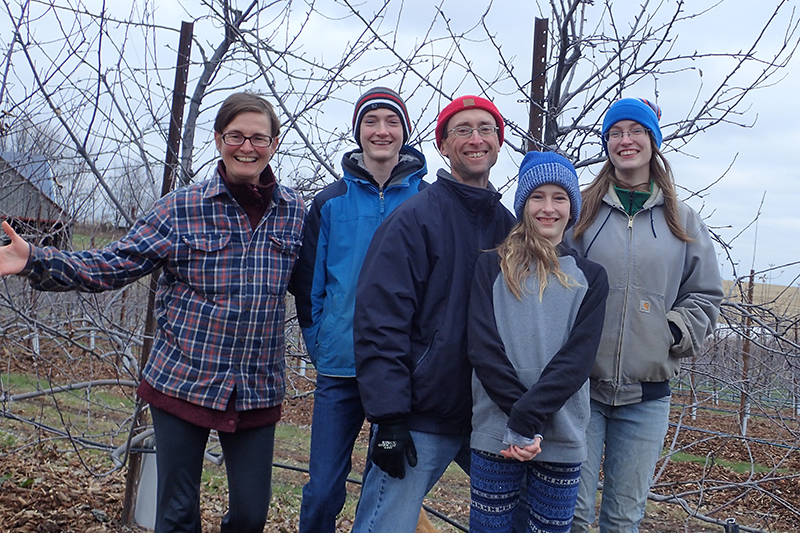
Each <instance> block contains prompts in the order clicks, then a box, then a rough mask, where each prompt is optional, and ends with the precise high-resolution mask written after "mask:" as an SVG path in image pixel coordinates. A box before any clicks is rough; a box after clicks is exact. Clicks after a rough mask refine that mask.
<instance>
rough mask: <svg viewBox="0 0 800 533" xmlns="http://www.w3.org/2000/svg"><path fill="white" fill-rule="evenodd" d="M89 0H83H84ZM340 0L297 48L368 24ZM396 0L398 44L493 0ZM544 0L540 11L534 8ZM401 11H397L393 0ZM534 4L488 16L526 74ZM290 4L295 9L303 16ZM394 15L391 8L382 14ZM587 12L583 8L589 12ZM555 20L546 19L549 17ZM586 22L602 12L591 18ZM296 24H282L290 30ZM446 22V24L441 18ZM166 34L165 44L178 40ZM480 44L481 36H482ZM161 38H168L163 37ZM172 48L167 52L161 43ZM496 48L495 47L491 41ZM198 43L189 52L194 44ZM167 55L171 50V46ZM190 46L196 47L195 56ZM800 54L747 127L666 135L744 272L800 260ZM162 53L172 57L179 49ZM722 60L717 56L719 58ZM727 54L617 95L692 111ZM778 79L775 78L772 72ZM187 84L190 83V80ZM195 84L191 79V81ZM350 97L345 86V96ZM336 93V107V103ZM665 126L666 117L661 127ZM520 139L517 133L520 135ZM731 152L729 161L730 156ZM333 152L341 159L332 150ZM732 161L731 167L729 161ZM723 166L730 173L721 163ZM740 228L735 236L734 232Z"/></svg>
mask: <svg viewBox="0 0 800 533" xmlns="http://www.w3.org/2000/svg"><path fill="white" fill-rule="evenodd" d="M130 1H131V0H119V1H118V2H115V3H114V4H113V5H111V4H109V5H108V6H107V9H108V10H109V11H110V12H111V14H112V16H116V17H120V18H124V17H125V16H126V14H127V13H130ZM350 1H351V3H353V4H357V5H358V6H360V7H359V9H360V10H361V12H362V13H364V14H365V15H369V14H370V13H372V12H374V11H375V10H376V9H378V8H379V7H380V6H381V5H382V4H383V1H382V0H361V1H360V2H356V1H355V0H350ZM643 1H644V0H617V1H614V2H613V3H612V5H613V7H612V11H613V13H614V17H615V19H616V20H617V21H618V23H620V24H622V25H624V24H626V20H629V19H631V17H632V16H633V14H634V13H636V12H638V10H639V6H640V5H641V4H642V3H643ZM779 1H780V0H770V1H765V2H752V1H750V0H723V1H722V2H721V4H720V5H719V6H718V7H716V8H715V9H714V11H713V12H712V13H711V14H709V15H707V16H704V17H701V18H700V19H698V20H696V21H687V22H684V23H682V25H681V26H680V30H679V31H678V33H677V34H676V37H677V40H676V42H675V43H673V45H674V46H676V47H678V48H679V49H681V50H683V51H686V52H689V53H690V52H691V51H693V50H695V49H696V50H701V51H728V52H735V51H739V50H741V49H743V48H746V47H748V46H749V45H750V43H751V42H752V40H753V38H754V37H755V35H756V33H757V32H758V31H759V30H760V28H761V26H762V25H763V23H764V22H765V21H766V19H767V18H768V16H769V15H770V14H771V13H772V11H773V7H774V4H776V3H777V2H779ZM93 2H95V3H96V0H87V4H88V5H91V4H92V3H93ZM341 2H342V0H339V1H336V0H317V2H316V3H315V5H316V7H317V9H318V10H320V11H322V12H324V13H325V14H326V15H327V16H326V17H316V18H315V19H314V20H313V22H312V24H310V25H309V26H308V27H306V28H305V30H304V31H303V33H302V35H301V37H302V39H303V41H302V42H301V43H300V44H301V46H302V51H303V52H304V53H307V54H311V55H315V56H317V55H319V54H324V53H327V54H329V55H331V56H332V57H333V59H334V60H335V59H338V55H337V54H338V53H340V51H341V49H342V47H343V46H344V43H346V42H348V41H352V40H353V39H354V38H355V36H356V35H357V33H356V32H358V33H360V32H361V31H362V30H363V26H359V24H358V22H357V21H355V20H354V19H352V18H350V19H346V20H342V19H339V18H337V16H336V15H337V14H338V13H344V12H345V11H346V9H344V8H343V7H342V3H341ZM434 2H435V4H434V3H431V1H430V0H405V1H404V2H400V1H399V0H392V4H391V6H392V7H391V8H390V12H391V10H392V9H394V10H397V9H399V7H400V6H401V5H402V6H403V8H402V12H403V14H402V16H401V17H400V22H399V23H397V24H396V25H393V26H390V25H384V26H383V27H382V28H381V32H382V33H384V34H386V33H392V36H393V37H395V38H396V39H397V42H398V45H399V46H400V47H403V46H408V47H410V46H413V43H414V42H415V41H419V40H421V39H422V38H423V36H424V34H425V32H427V31H428V30H429V24H430V23H429V21H430V20H432V19H433V18H434V16H435V13H436V11H435V9H436V6H437V5H440V3H441V5H442V9H443V10H444V12H445V13H446V14H447V16H448V20H449V24H450V26H451V27H452V29H453V30H454V31H455V32H459V31H466V30H468V29H469V28H470V27H472V26H473V25H474V24H475V23H476V22H478V21H479V20H480V15H481V14H482V13H483V12H484V11H485V10H486V6H487V5H488V0H443V1H442V0H434ZM798 2H800V0H789V1H786V2H785V4H786V5H785V6H784V8H783V9H782V13H783V16H782V18H783V20H784V21H783V22H781V23H780V24H778V25H776V27H775V28H774V29H773V35H772V36H771V37H770V38H769V39H767V40H765V41H764V43H763V44H762V45H761V46H760V47H759V48H758V50H757V52H759V53H762V54H765V55H767V56H769V55H770V54H771V53H772V52H773V50H774V48H775V46H776V43H777V42H778V41H779V40H780V37H781V36H782V35H781V34H780V29H781V28H785V26H786V21H787V20H788V18H789V17H790V16H792V9H795V8H796V7H798ZM662 3H664V4H665V5H666V6H667V9H666V11H671V10H672V9H673V8H672V6H674V5H675V4H676V2H675V0H663V2H662ZM715 3H716V0H692V1H691V2H687V5H688V6H687V9H690V10H700V9H704V8H707V7H710V6H712V5H713V4H715ZM232 4H233V5H238V7H239V8H243V7H245V6H246V5H249V4H250V0H232ZM539 5H541V8H542V9H544V10H545V11H540V8H539ZM594 5H595V7H594V8H593V9H596V10H599V9H601V7H602V5H603V2H602V0H595V2H594ZM155 6H156V12H157V21H158V23H159V24H163V25H166V26H171V27H175V28H179V27H180V21H181V20H191V19H192V18H193V17H196V16H199V15H200V14H202V13H205V12H207V11H208V8H207V7H205V6H202V5H201V4H200V2H199V0H161V1H160V2H158V3H156V4H155ZM306 6H307V3H306V2H295V3H294V4H293V12H296V13H298V14H299V13H302V12H303V11H304V10H306V9H307V8H306ZM394 12H396V11H394ZM537 16H545V17H549V16H550V13H549V2H547V1H541V0H540V1H539V2H538V3H537V2H536V1H525V2H510V1H501V0H496V1H495V2H494V5H493V6H492V9H491V16H490V17H489V18H488V20H487V25H488V27H489V28H490V29H491V30H492V31H493V32H495V34H496V35H497V40H498V42H499V43H500V44H501V45H502V46H503V51H504V53H505V54H506V55H507V56H508V57H510V58H512V60H513V65H514V67H515V73H516V74H517V75H518V76H519V77H520V78H524V77H525V76H526V75H527V76H528V77H529V73H530V68H531V67H530V65H531V48H532V27H533V20H534V18H535V17H537ZM301 18H302V17H301V16H297V17H296V19H295V20H299V19H301ZM389 18H390V17H387V20H388V19H389ZM588 18H589V17H588V16H587V20H588ZM551 23H552V21H551ZM588 24H590V25H595V24H597V22H596V21H594V20H588ZM291 31H292V30H291V29H290V30H289V31H287V34H289V35H291ZM439 31H441V30H439ZM217 34H218V29H215V31H214V32H213V34H212V33H208V34H206V35H204V34H203V31H202V26H201V24H196V26H195V35H196V38H197V39H198V40H201V41H202V42H204V43H205V42H206V40H207V41H208V42H211V43H213V42H215V38H216V37H215V35H217ZM173 39H174V40H175V41H177V34H175V33H172V34H168V35H164V36H163V37H162V38H161V39H160V43H161V44H162V45H163V44H164V42H165V41H168V40H173ZM174 47H175V45H174V44H171V45H170V47H169V48H170V49H171V50H174ZM481 47H484V48H481ZM486 47H491V44H488V43H480V44H476V45H474V47H473V48H470V49H469V50H471V51H470V54H471V55H470V57H468V58H467V59H469V60H470V61H473V62H475V63H476V65H477V66H480V67H483V68H484V69H485V70H486V71H487V72H489V73H490V74H489V77H491V73H492V72H494V71H495V70H496V59H494V58H495V56H494V54H492V55H491V57H492V64H488V65H484V64H482V63H481V59H482V57H481V56H482V53H481V50H485V49H486ZM164 49H165V50H167V49H168V47H164ZM168 51H169V53H173V52H171V51H170V50H168ZM490 52H491V50H490ZM193 54H194V52H193ZM173 57H174V56H173ZM193 57H194V56H193ZM797 61H798V60H797V59H795V60H793V61H792V62H791V63H790V65H789V67H788V68H787V69H786V70H785V73H784V75H785V78H784V79H783V80H781V81H780V82H779V83H777V84H776V85H774V86H772V87H767V88H764V89H761V90H759V91H757V92H754V93H753V94H751V95H750V96H749V98H748V99H747V100H746V102H745V106H744V107H742V109H741V110H742V111H745V112H746V113H745V115H744V116H743V117H742V121H743V122H746V123H748V124H753V126H752V127H751V128H747V129H745V128H741V127H738V126H734V125H724V124H723V125H720V126H716V127H714V128H712V129H711V130H709V131H708V132H706V133H703V134H701V135H698V136H697V137H696V138H694V139H693V140H692V142H691V143H690V144H689V145H688V146H687V147H685V149H684V151H685V152H686V155H682V154H678V153H676V152H674V151H670V150H669V146H667V147H665V148H666V151H667V157H668V159H669V160H670V162H671V163H672V165H673V167H674V171H675V176H676V181H677V182H678V184H679V185H683V186H685V187H686V188H687V189H690V190H699V189H703V188H705V187H707V186H709V185H710V184H712V183H713V182H715V181H717V180H718V179H719V178H720V177H721V176H722V175H723V174H725V176H724V178H723V179H722V180H721V181H719V183H717V184H715V185H714V186H713V187H711V189H710V190H708V191H707V193H706V195H705V196H704V197H703V198H702V199H698V198H694V199H692V200H691V201H690V202H689V203H690V205H692V207H694V208H695V209H697V210H698V211H700V212H701V214H702V215H703V216H704V217H706V220H707V223H708V224H709V226H710V227H712V228H713V230H714V231H716V232H718V233H719V234H720V235H722V237H723V239H724V240H726V241H728V242H731V243H732V245H733V248H732V249H731V250H730V251H729V253H730V256H731V257H732V258H733V260H734V261H735V262H736V263H737V265H738V266H737V267H736V268H737V274H739V275H746V274H747V273H748V272H749V270H750V268H751V266H754V267H755V269H756V271H762V270H765V269H768V268H770V267H771V266H778V265H784V264H789V263H792V262H795V261H800V244H798V242H799V241H800V239H798V235H800V187H798V181H800V180H798V178H800V170H798V166H797V164H796V161H795V160H796V159H797V155H796V154H797V153H798V152H800V150H798V148H797V147H798V146H800V126H798V123H799V122H800V98H798V97H797V88H798V84H800V72H798V69H800V65H799V64H798V63H797ZM167 63H168V64H171V65H174V59H170V60H169V61H168V62H167ZM717 67H718V68H717ZM727 68H728V64H727V63H726V62H725V60H724V59H720V61H719V63H718V65H715V64H713V63H704V65H703V69H704V70H703V75H702V77H701V76H700V72H699V70H697V71H689V72H684V73H682V74H680V75H675V76H673V77H664V78H662V79H661V80H660V81H659V85H658V96H657V97H656V95H655V94H654V93H655V89H654V87H653V86H652V83H651V84H650V85H642V86H641V87H637V88H636V89H635V90H630V91H628V92H627V93H626V94H624V95H623V96H640V97H645V98H649V99H656V100H657V101H658V103H659V104H660V105H661V107H662V110H663V116H662V124H669V123H671V122H674V121H676V120H680V119H681V118H684V117H686V116H687V113H688V110H689V109H691V108H692V106H693V105H695V104H696V102H695V101H694V100H693V99H694V92H695V89H696V87H697V85H698V84H699V83H701V82H702V83H703V84H704V86H708V87H712V86H714V85H715V83H716V79H715V76H716V77H718V76H719V75H720V74H721V73H722V72H725V71H726V69H727ZM196 76H197V73H194V76H192V73H191V72H190V78H193V79H195V80H196ZM776 79H777V78H776ZM460 83H462V85H461V86H459V87H457V88H453V89H452V90H451V91H453V92H456V91H457V92H458V94H466V93H471V92H476V91H478V87H476V86H474V85H470V82H469V81H467V82H463V81H460ZM385 84H386V85H389V86H392V77H391V74H389V75H387V78H386V82H385ZM192 88H193V87H192ZM190 89H191V88H190ZM348 91H349V93H351V94H352V100H353V101H354V100H355V99H356V98H357V97H358V94H359V93H360V92H361V88H358V87H354V88H352V90H350V89H345V90H344V91H343V94H349V93H348ZM344 99H345V100H346V99H347V98H346V97H345V98H344ZM495 101H496V103H497V105H498V107H499V108H500V111H501V113H503V115H504V116H506V117H507V118H508V119H510V120H513V121H515V122H517V123H520V124H526V123H527V118H526V114H527V105H526V104H525V103H524V102H521V101H519V97H518V95H516V94H514V95H510V96H509V97H508V98H506V99H504V98H503V97H501V96H499V97H496V98H495ZM426 103H427V102H418V101H417V100H416V99H415V98H411V99H409V108H410V111H411V114H412V119H419V122H418V124H420V123H424V125H422V126H418V127H422V128H426V127H429V126H430V124H431V123H432V121H433V120H435V110H431V111H430V112H429V113H427V114H426V115H424V116H420V115H419V114H418V113H415V110H416V109H420V108H421V106H423V105H425V104H426ZM324 105H326V106H329V107H327V108H326V110H325V114H326V115H327V116H328V117H329V118H330V119H331V120H332V121H334V122H335V123H337V124H341V127H342V129H346V128H347V127H348V126H349V121H350V116H351V114H352V105H351V104H350V105H344V104H343V103H341V102H340V103H339V104H336V103H332V104H330V105H329V104H328V103H326V104H324ZM337 105H338V107H337ZM669 133H670V130H669V129H668V128H665V129H664V134H665V136H667V135H669ZM516 143H517V144H519V139H516ZM421 148H422V150H423V152H424V153H425V155H426V157H427V159H428V168H429V180H433V179H435V178H434V175H435V171H436V169H437V168H438V167H440V166H445V163H444V162H443V161H442V159H441V158H440V157H439V156H438V154H437V152H436V149H435V147H434V145H433V143H432V142H427V143H424V144H423V146H422V147H421ZM520 160H521V156H520V155H519V154H515V153H511V152H510V151H507V150H506V151H504V152H503V153H502V154H501V158H500V161H499V163H498V165H497V166H496V168H495V169H494V171H493V176H496V178H495V179H493V180H492V181H493V182H495V183H498V182H499V183H504V182H505V178H506V177H507V176H514V175H515V173H516V165H517V164H518V163H519V161H520ZM734 160H735V162H734ZM336 162H337V163H338V159H337V161H336ZM731 164H732V165H733V166H732V167H731V168H730V170H728V167H730V166H731ZM598 168H599V167H597V166H595V167H588V168H585V169H582V171H581V172H580V177H581V183H582V184H586V183H588V182H589V181H590V180H591V179H592V177H593V173H594V172H596V171H597V170H598ZM726 171H727V174H726ZM279 174H281V175H286V174H288V172H286V171H285V169H279ZM513 192H514V189H513V188H512V189H511V190H510V191H508V192H506V193H505V195H504V203H506V205H511V203H512V199H513ZM762 197H763V206H762V208H761V209H762V214H761V217H760V219H759V221H758V224H757V225H752V226H750V227H749V228H747V229H745V228H746V227H747V226H748V224H750V223H751V222H752V221H753V219H754V218H755V216H756V214H757V213H758V209H759V205H760V203H761V200H762ZM739 233H741V235H740V236H738V237H736V238H735V239H734V237H735V236H737V235H738V234H739ZM718 251H719V252H720V266H721V269H722V273H723V276H724V277H725V278H728V279H729V278H731V276H732V269H731V267H730V265H729V262H728V261H727V260H726V259H725V256H724V254H723V253H722V250H718ZM798 274H800V267H798V265H794V266H791V267H787V268H785V269H780V270H778V271H775V272H772V273H771V274H769V275H768V276H767V278H766V279H767V280H769V281H771V282H773V283H777V284H782V285H786V284H790V283H791V284H795V285H797V281H796V280H795V279H794V278H795V277H796V276H797V275H798Z"/></svg>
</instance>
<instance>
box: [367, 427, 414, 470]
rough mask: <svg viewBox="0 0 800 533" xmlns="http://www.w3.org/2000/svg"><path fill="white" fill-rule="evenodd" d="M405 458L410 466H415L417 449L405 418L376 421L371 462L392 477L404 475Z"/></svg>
mask: <svg viewBox="0 0 800 533" xmlns="http://www.w3.org/2000/svg"><path fill="white" fill-rule="evenodd" d="M406 459H408V464H409V466H411V467H415V466H417V449H416V448H415V447H414V439H412V438H411V433H410V432H409V431H408V424H407V423H406V421H405V420H390V421H387V422H380V423H378V431H376V432H375V448H374V449H373V450H372V462H373V463H375V465H376V466H377V467H378V468H380V469H381V470H383V471H384V472H386V473H387V474H389V475H390V476H392V477H396V478H398V479H403V478H404V477H406Z"/></svg>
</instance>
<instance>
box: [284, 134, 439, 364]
mask: <svg viewBox="0 0 800 533" xmlns="http://www.w3.org/2000/svg"><path fill="white" fill-rule="evenodd" d="M361 158H363V152H362V151H361V150H360V149H359V150H354V151H352V152H349V153H347V154H345V155H344V156H343V157H342V170H343V171H344V177H343V178H342V179H339V180H336V181H335V182H333V183H331V184H330V185H328V186H327V187H325V188H324V189H323V190H322V191H320V192H319V193H318V194H317V195H316V196H315V197H314V200H313V202H312V203H311V208H310V210H309V214H308V216H307V218H306V226H305V230H304V234H303V247H302V248H301V250H300V256H299V258H298V260H297V266H296V267H295V272H294V276H293V280H292V284H293V286H294V287H295V291H294V294H295V302H296V305H297V317H298V321H299V323H300V327H301V329H302V332H303V338H304V340H305V342H306V347H307V349H308V353H309V355H310V357H311V361H312V362H313V363H314V366H315V367H316V369H317V373H318V374H322V375H326V376H334V377H351V378H352V377H354V376H355V375H356V371H355V360H354V356H353V307H354V306H355V299H356V282H357V280H358V273H359V272H360V271H361V263H362V262H363V261H364V255H365V254H366V253H367V246H369V242H370V240H371V239H372V235H373V234H374V233H375V230H376V229H378V226H379V225H380V224H381V222H383V221H384V220H385V219H386V217H387V216H388V215H389V213H391V212H392V211H393V210H394V209H395V208H396V207H397V206H398V205H400V204H401V203H402V202H404V201H405V200H406V199H408V198H410V197H411V196H413V195H414V194H416V193H417V192H418V191H419V190H421V189H423V188H424V187H425V186H427V183H425V182H424V181H422V178H423V176H425V173H426V172H427V166H426V164H425V157H424V156H423V155H422V153H420V152H419V151H417V150H415V149H413V148H411V147H409V146H404V147H403V148H402V149H401V150H400V158H399V162H398V164H397V165H396V166H395V167H394V169H393V170H392V175H391V177H390V178H389V180H388V181H387V182H386V184H385V185H384V187H383V188H380V187H379V186H378V184H377V183H376V182H375V181H374V180H373V179H372V177H371V176H370V174H369V172H368V171H367V170H366V169H365V168H364V167H363V166H361V165H359V159H361Z"/></svg>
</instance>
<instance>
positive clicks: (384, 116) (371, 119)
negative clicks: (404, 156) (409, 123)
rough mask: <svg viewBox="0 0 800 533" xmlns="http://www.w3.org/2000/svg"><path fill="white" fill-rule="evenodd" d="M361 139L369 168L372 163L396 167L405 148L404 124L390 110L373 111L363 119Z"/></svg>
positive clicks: (360, 132) (379, 109)
mask: <svg viewBox="0 0 800 533" xmlns="http://www.w3.org/2000/svg"><path fill="white" fill-rule="evenodd" d="M359 138H360V140H361V146H362V148H363V149H364V161H365V164H366V166H367V168H371V166H370V165H371V164H372V163H375V164H387V163H388V164H391V166H392V167H394V166H395V165H396V164H397V160H398V154H399V153H400V148H402V146H403V123H402V122H401V120H400V117H399V116H397V113H395V112H394V111H392V110H390V109H383V108H378V109H373V110H371V111H368V112H367V113H366V114H365V115H364V118H363V119H361V131H359Z"/></svg>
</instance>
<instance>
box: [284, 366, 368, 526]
mask: <svg viewBox="0 0 800 533" xmlns="http://www.w3.org/2000/svg"><path fill="white" fill-rule="evenodd" d="M363 424H364V408H363V407H362V405H361V396H360V395H359V393H358V383H357V382H356V378H337V377H330V376H321V375H317V390H316V391H315V392H314V417H313V422H312V425H311V458H310V461H309V465H308V470H309V476H310V479H309V481H308V483H306V485H305V486H304V487H303V502H302V504H301V505H300V533H335V531H336V517H337V515H338V514H339V512H340V511H341V510H342V507H344V502H345V498H346V496H347V493H346V487H345V485H346V483H347V476H348V475H349V474H350V469H351V468H352V460H351V456H352V453H353V445H354V444H355V441H356V438H357V437H358V433H359V432H360V431H361V426H362V425H363Z"/></svg>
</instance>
